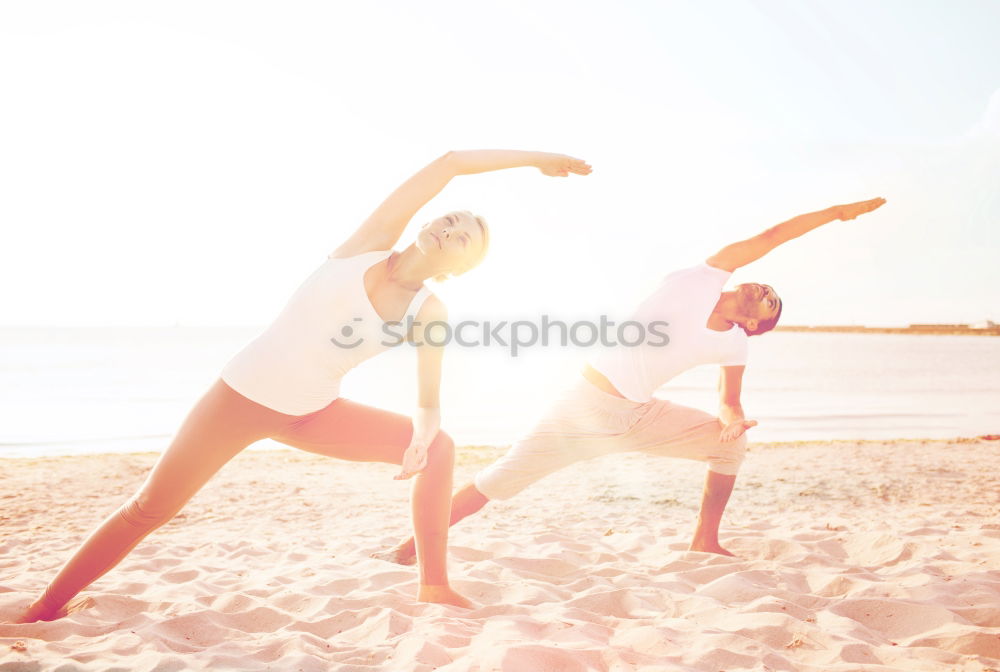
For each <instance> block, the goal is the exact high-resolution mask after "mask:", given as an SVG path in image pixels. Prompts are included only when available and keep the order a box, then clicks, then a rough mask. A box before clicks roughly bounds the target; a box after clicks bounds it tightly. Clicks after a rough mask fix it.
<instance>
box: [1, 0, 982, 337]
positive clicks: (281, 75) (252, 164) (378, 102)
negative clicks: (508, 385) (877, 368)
mask: <svg viewBox="0 0 1000 672" xmlns="http://www.w3.org/2000/svg"><path fill="white" fill-rule="evenodd" d="M997 26H1000V3H996V2H989V1H982V2H974V1H958V2H951V3H942V2H916V1H912V0H899V1H880V2H875V3H873V2H869V1H867V0H865V1H843V0H838V1H836V2H833V1H831V2H825V1H823V2H820V1H815V0H807V1H801V2H800V1H792V0H774V1H752V0H723V1H718V2H711V3H704V2H695V1H693V0H692V1H690V2H627V1H626V2H618V3H607V2H581V1H578V0H574V1H572V2H559V1H556V2H542V3H539V2H530V1H509V0H508V1H505V2H502V3H500V2H496V3H489V2H484V3H479V2H477V3H468V2H435V1H433V0H429V1H425V2H420V3H410V2H402V1H399V2H378V3H361V2H349V3H348V2H290V3H277V2H272V3H260V2H211V1H209V2H202V1H199V2H170V3H138V2H121V3H109V2H88V3H54V2H37V1H32V2H26V1H14V2H6V3H3V4H0V91H2V92H3V99H4V102H3V105H0V129H2V130H0V227H2V232H3V245H2V246H0V286H2V290H0V324H2V325H174V324H182V325H203V324H204V325H258V324H260V325H262V324H266V323H268V322H269V321H270V320H271V319H272V318H273V317H274V315H275V314H276V313H277V312H278V311H279V310H280V308H281V307H282V305H284V302H285V300H286V299H287V298H288V296H289V294H290V293H291V292H292V291H293V290H294V289H295V287H297V286H298V284H299V283H300V282H301V281H302V280H303V279H304V278H305V277H306V276H307V275H308V274H309V273H311V272H312V270H313V269H314V268H315V267H316V266H317V265H318V264H319V263H321V262H322V260H323V259H324V258H325V257H326V255H327V254H328V253H329V252H330V251H331V250H332V249H334V248H335V247H337V246H338V245H339V244H340V242H341V241H342V240H344V239H345V238H346V237H347V236H349V235H350V234H351V233H352V232H353V230H354V229H355V227H356V226H357V225H358V224H360V222H361V221H363V220H364V218H365V217H366V216H367V214H368V213H369V212H370V211H371V210H373V209H374V208H375V207H376V206H377V205H378V203H379V202H380V201H381V200H382V198H384V197H385V196H386V195H387V194H388V193H389V192H390V191H392V189H393V188H395V187H396V186H397V185H398V184H399V183H400V182H402V181H403V180H404V179H406V178H407V177H408V176H409V175H410V174H412V173H413V172H415V171H416V170H418V169H419V168H420V167H421V166H423V165H424V164H426V163H427V162H429V161H430V160H432V159H433V158H435V157H436V156H439V155H440V154H442V153H444V152H445V151H448V150H456V149H475V148H509V149H530V150H542V151H554V152H562V153H567V154H571V155H574V156H578V157H581V158H584V159H586V160H587V161H588V162H590V163H591V164H592V165H593V167H594V172H593V174H592V175H590V176H588V177H585V178H576V177H573V178H567V179H556V178H547V177H544V176H542V175H541V174H540V173H539V172H538V171H536V170H534V169H531V168H519V169H512V170H507V171H499V172H495V173H490V174H486V175H475V176H462V177H458V178H456V179H455V180H453V181H452V183H451V184H450V185H449V186H448V187H447V188H446V189H445V191H444V192H443V193H442V194H441V195H440V196H438V197H437V198H436V199H435V200H434V201H432V202H431V203H430V204H429V205H428V206H426V207H425V208H424V209H423V210H421V211H420V212H419V213H418V214H417V216H416V217H415V218H414V220H413V221H412V222H411V227H410V228H409V229H408V230H407V232H406V233H405V234H404V236H403V238H402V240H401V244H400V246H398V249H402V247H403V246H405V245H406V244H409V242H411V241H412V239H413V237H414V233H415V231H416V229H417V228H418V227H419V226H420V225H421V224H422V223H423V222H425V221H427V220H428V219H431V218H433V217H435V216H438V215H440V214H442V213H444V212H447V211H449V210H452V209H458V208H461V209H470V210H472V211H473V212H476V213H478V214H481V215H483V216H485V218H486V219H487V220H488V221H489V222H490V225H491V227H492V228H491V231H492V236H491V237H492V242H491V251H490V257H489V258H488V259H487V260H486V261H485V262H484V263H483V265H482V266H481V267H480V268H477V269H476V270H474V271H472V272H470V273H468V274H467V275H464V276H462V277H461V278H456V279H452V280H449V281H448V282H446V283H444V284H443V285H440V286H439V287H435V291H437V292H438V293H439V294H440V295H441V297H442V298H443V299H444V300H445V301H446V303H447V304H448V305H449V311H450V314H451V316H452V317H453V318H457V319H462V318H467V317H490V318H492V319H499V318H501V317H503V318H509V319H530V318H532V317H534V316H538V315H540V314H543V313H547V314H550V315H556V316H563V317H572V318H580V317H593V316H596V315H599V314H602V313H608V312H617V311H620V310H621V309H622V307H623V306H630V305H634V304H636V303H638V301H639V300H641V298H642V296H643V294H644V292H646V291H648V290H649V289H650V288H652V287H653V286H654V285H655V283H656V282H657V280H658V279H659V278H661V277H662V276H663V275H665V274H666V273H668V272H670V271H672V270H675V269H678V268H682V267H685V266H689V265H692V264H695V263H698V262H700V261H702V260H704V259H705V258H706V257H708V256H710V255H711V254H712V253H714V252H715V251H717V250H718V249H719V248H721V247H722V246H724V245H726V244H728V243H730V242H734V241H736V240H740V239H743V238H746V237H749V236H752V235H754V234H756V233H758V232H760V231H762V230H764V229H765V228H767V227H768V226H771V225H773V224H775V223H778V222H780V221H783V220H786V219H788V218H790V217H792V216H795V215H797V214H801V213H804V212H809V211H814V210H820V209H823V208H826V207H828V206H831V205H835V204H838V203H847V202H852V201H857V200H863V199H868V198H873V197H876V196H882V197H884V198H886V199H887V201H888V202H887V204H886V205H885V206H884V207H883V208H882V209H881V210H879V211H877V212H876V213H873V214H871V215H868V216H866V217H863V218H859V219H858V220H855V221H851V222H833V223H831V224H828V225H826V226H824V227H822V228H821V229H818V230H816V231H814V232H812V233H810V234H808V235H807V236H805V237H803V238H800V239H796V240H793V241H790V242H789V243H787V244H785V245H783V246H781V247H779V248H778V249H776V250H774V251H773V252H772V253H771V254H770V255H768V256H767V257H766V258H764V259H762V260H760V261H758V262H756V263H754V264H752V265H750V266H748V267H746V268H743V269H740V270H739V271H738V272H737V273H736V274H734V277H733V279H732V281H731V282H733V283H737V282H743V281H759V282H765V283H768V284H771V285H773V286H774V287H775V289H776V290H777V291H778V293H779V294H780V295H781V296H782V297H783V299H784V309H783V315H782V322H783V323H784V324H868V325H900V324H908V323H911V322H948V323H951V322H977V321H981V320H985V319H993V320H995V321H1000V289H998V288H1000V264H998V263H997V261H996V258H997V255H998V252H1000V195H998V192H1000V41H998V40H997V39H996V28H997Z"/></svg>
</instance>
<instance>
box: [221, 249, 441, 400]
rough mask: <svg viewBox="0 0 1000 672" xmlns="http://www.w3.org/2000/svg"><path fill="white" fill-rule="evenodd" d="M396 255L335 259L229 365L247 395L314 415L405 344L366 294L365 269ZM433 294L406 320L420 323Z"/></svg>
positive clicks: (413, 304)
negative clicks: (363, 367) (367, 366)
mask: <svg viewBox="0 0 1000 672" xmlns="http://www.w3.org/2000/svg"><path fill="white" fill-rule="evenodd" d="M390 254H392V250H376V251H373V252H365V253H362V254H359V255H356V256H353V257H347V258H344V259H335V258H333V257H328V258H327V259H326V261H324V262H323V263H322V264H321V265H320V266H319V268H317V269H316V270H315V271H313V273H312V275H310V276H309V277H308V278H306V279H305V282H303V283H302V284H301V285H300V286H299V288H298V289H297V290H295V293H294V294H292V297H291V299H289V300H288V303H287V304H286V305H285V307H284V309H283V310H282V311H281V313H280V314H279V315H278V317H277V318H276V319H275V320H274V322H273V323H271V326H269V327H268V328H267V329H265V330H264V332H263V333H261V334H260V335H259V336H258V337H257V338H255V339H254V340H253V341H251V342H250V343H249V344H247V346H246V347H244V348H243V349H242V350H241V351H239V352H238V353H237V354H236V355H235V356H234V357H233V358H232V359H230V360H229V362H228V363H227V364H226V365H225V367H223V369H222V373H221V377H222V380H224V381H225V382H226V384H227V385H229V386H230V387H231V388H233V389H234V390H236V391H237V392H239V393H240V394H242V395H243V396H244V397H247V398H248V399H250V400H252V401H255V402H257V403H258V404H262V405H264V406H267V407H268V408H271V409H273V410H275V411H278V412H279V413H286V414H288V415H306V414H307V413H312V412H313V411H318V410H319V409H321V408H323V407H325V406H327V405H328V404H329V403H330V402H331V401H333V400H334V399H336V398H337V397H338V396H339V395H340V379H341V378H343V376H344V374H346V373H347V372H348V371H350V370H351V369H353V368H354V367H355V366H357V365H358V364H360V363H361V362H363V361H365V360H366V359H369V358H370V357H373V356H375V355H377V354H378V353H380V352H382V351H384V350H387V349H389V348H390V347H391V346H392V345H396V344H398V343H399V338H398V337H395V335H397V334H398V335H400V337H401V336H402V335H403V334H404V333H405V331H404V329H405V327H403V326H401V327H397V328H393V329H391V330H387V329H384V328H383V326H384V325H385V323H384V322H383V321H382V318H381V317H379V315H378V313H377V312H376V311H375V308H374V306H372V304H371V301H370V300H369V299H368V294H367V292H365V281H364V277H365V271H367V270H368V269H369V268H371V267H372V266H374V265H375V264H377V263H378V262H380V261H382V260H384V259H385V258H387V257H388V256H389V255H390ZM429 295H430V290H428V289H427V288H426V287H423V288H421V289H420V290H419V291H418V292H417V293H416V295H415V296H414V297H413V300H412V301H410V305H409V307H408V308H407V309H406V313H405V314H404V316H403V319H402V320H401V321H402V323H403V325H406V324H407V318H409V317H413V318H416V314H417V312H418V311H419V310H420V307H421V306H422V305H423V302H424V300H426V298H427V297H428V296H429Z"/></svg>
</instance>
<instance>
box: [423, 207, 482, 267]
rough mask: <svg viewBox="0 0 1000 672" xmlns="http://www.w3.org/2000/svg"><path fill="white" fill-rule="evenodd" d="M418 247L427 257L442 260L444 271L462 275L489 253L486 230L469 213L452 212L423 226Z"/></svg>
mask: <svg viewBox="0 0 1000 672" xmlns="http://www.w3.org/2000/svg"><path fill="white" fill-rule="evenodd" d="M416 245H417V249H418V250H420V251H421V252H422V253H424V254H425V255H426V256H428V257H430V258H434V259H439V260H440V261H441V262H442V266H443V268H444V270H446V271H448V272H451V273H463V272H465V271H467V270H468V269H470V268H472V267H473V266H475V265H476V264H478V263H479V261H480V260H481V259H482V257H483V255H484V253H485V251H486V249H485V248H486V226H485V224H483V223H482V220H481V219H477V218H476V217H474V216H473V215H471V214H469V213H467V212H449V213H448V214H446V215H444V216H442V217H438V218H437V219H434V220H431V221H429V222H427V223H426V224H424V225H423V227H421V229H420V233H418V234H417V242H416Z"/></svg>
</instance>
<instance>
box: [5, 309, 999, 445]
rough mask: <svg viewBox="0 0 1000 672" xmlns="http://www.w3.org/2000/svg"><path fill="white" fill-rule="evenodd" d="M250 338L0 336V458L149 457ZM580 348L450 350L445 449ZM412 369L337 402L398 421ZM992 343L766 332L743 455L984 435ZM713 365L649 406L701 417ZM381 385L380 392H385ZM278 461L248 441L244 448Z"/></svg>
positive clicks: (150, 333) (387, 362)
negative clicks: (759, 449)
mask: <svg viewBox="0 0 1000 672" xmlns="http://www.w3.org/2000/svg"><path fill="white" fill-rule="evenodd" d="M262 329H263V327H187V326H177V327H0V402H2V409H0V457H34V456H47V455H74V454H93V453H108V452H112V453H118V452H147V451H160V450H162V449H164V448H165V447H166V445H167V443H168V441H169V439H170V437H172V436H173V433H174V432H175V431H176V429H177V428H178V427H179V426H180V423H181V422H182V420H183V418H184V416H185V415H186V413H187V412H188V410H190V408H191V407H192V406H193V404H194V403H195V402H196V401H197V399H198V398H199V397H200V396H201V394H203V393H204V391H205V390H206V389H207V388H208V386H209V385H210V384H211V383H212V382H213V381H214V380H215V379H216V378H217V377H218V373H219V371H220V370H221V369H222V367H223V365H224V364H225V363H226V362H227V361H228V359H229V358H230V357H231V356H232V355H234V354H235V353H236V352H237V351H238V350H239V349H240V348H242V347H243V345H245V344H246V343H247V342H249V341H250V340H251V339H252V338H253V337H255V336H256V335H257V334H258V333H260V331H261V330H262ZM587 355H588V351H587V349H586V348H580V347H573V348H563V347H529V348H526V349H524V350H522V351H521V352H520V353H519V355H518V356H517V357H511V356H510V353H509V351H508V350H506V349H504V348H490V347H480V348H460V347H456V346H451V347H449V348H448V349H447V352H446V355H445V365H444V374H443V380H442V420H443V427H444V428H445V429H446V430H447V431H448V432H449V433H450V434H451V435H452V437H453V438H454V439H455V442H456V444H458V445H460V446H461V445H507V444H510V443H511V442H513V441H514V440H516V439H517V437H518V436H519V435H520V434H522V433H524V432H526V431H527V430H528V429H530V427H531V425H532V424H533V422H534V421H535V420H536V419H537V418H538V417H539V415H540V414H541V412H542V411H543V410H544V407H545V406H546V405H547V403H548V402H549V400H550V399H552V398H553V397H554V396H555V395H556V394H557V393H558V392H559V391H560V389H561V388H562V387H564V386H565V385H567V384H568V383H570V382H571V381H573V380H575V378H576V377H577V376H578V375H579V373H578V371H579V369H580V368H581V367H582V365H583V362H584V361H585V360H586V358H587ZM415 361H416V357H415V354H414V353H413V352H411V348H410V347H408V346H401V347H398V348H394V349H392V350H390V351H389V352H387V353H384V354H383V355H380V356H379V357H376V358H374V359H372V360H370V361H368V362H365V363H364V364H362V365H361V366H360V367H358V368H357V369H356V370H354V371H352V372H351V373H350V374H349V375H348V376H347V377H346V378H345V379H344V382H343V385H342V390H341V393H342V396H344V397H347V398H350V399H353V400H355V401H359V402H362V403H366V404H370V405H374V406H379V407H381V408H387V409H389V410H392V411H396V412H400V413H403V414H409V413H410V412H411V411H412V409H413V407H414V405H415V400H416V375H415V371H416V363H415ZM998 371H1000V339H994V338H981V337H977V336H971V335H970V336H966V335H906V334H858V333H815V332H777V333H772V334H767V335H765V336H762V337H759V338H753V339H751V341H750V356H749V360H748V364H747V371H746V375H745V378H744V385H743V406H744V410H745V411H746V414H747V417H748V418H752V419H755V420H757V421H758V422H759V426H758V427H755V428H753V429H752V430H751V431H750V433H749V435H748V437H749V440H750V441H751V442H752V443H761V442H769V441H772V442H775V441H809V440H833V439H858V440H862V439H904V438H906V439H914V438H927V439H932V438H954V437H963V436H978V435H983V434H996V433H1000V376H997V375H996V373H997V372H998ZM717 376H718V367H717V366H704V367H699V368H697V369H693V370H691V371H688V372H685V373H684V374H682V375H681V376H678V377H677V378H675V379H674V380H672V381H670V382H669V383H667V385H665V386H664V387H663V388H661V390H660V391H658V392H657V396H658V397H662V398H665V399H669V400H671V401H673V402H675V403H679V404H683V405H687V406H694V407H696V408H701V409H703V410H705V411H708V412H711V413H715V412H716V411H717V407H718V400H717V397H716V392H715V386H716V381H717ZM386 381H391V383H387V382H386ZM276 447H280V444H276V443H274V442H271V441H262V442H259V443H258V444H255V445H254V446H253V448H252V449H269V448H276Z"/></svg>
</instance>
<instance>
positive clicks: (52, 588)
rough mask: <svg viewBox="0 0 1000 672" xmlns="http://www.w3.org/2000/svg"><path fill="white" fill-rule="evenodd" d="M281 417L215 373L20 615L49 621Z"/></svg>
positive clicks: (284, 417)
mask: <svg viewBox="0 0 1000 672" xmlns="http://www.w3.org/2000/svg"><path fill="white" fill-rule="evenodd" d="M288 419H294V416H287V415H283V414H281V413H277V412H276V411H272V410H271V409H268V408H265V407H263V406H260V405H259V404H255V403H254V402H252V401H250V400H248V399H246V398H245V397H242V396H240V395H239V394H237V393H236V392H235V391H233V390H232V389H231V388H229V387H228V386H227V385H225V383H223V382H222V381H221V380H217V381H216V383H215V384H214V385H213V386H212V387H211V388H210V389H209V390H208V391H207V392H206V393H205V394H204V395H203V396H202V398H201V399H200V400H199V401H198V402H197V403H196V404H195V406H194V408H192V410H191V411H190V412H189V413H188V416H187V417H186V418H185V420H184V422H183V424H182V425H181V427H180V429H179V430H178V432H177V434H176V435H175V436H174V438H173V440H172V441H171V443H170V445H169V447H168V448H167V449H166V450H165V451H164V452H163V453H162V454H161V455H160V457H159V459H158V460H157V462H156V464H155V466H154V467H153V469H152V470H151V471H150V473H149V475H148V476H147V477H146V481H145V482H144V483H143V484H142V486H141V487H140V488H139V489H138V490H137V491H136V492H135V494H133V495H132V497H130V498H129V499H128V500H127V501H126V502H125V503H124V504H122V505H121V506H120V507H119V508H118V509H117V510H116V511H114V512H113V513H111V514H110V515H109V516H108V517H107V518H106V519H105V520H104V521H103V522H102V523H101V524H100V525H99V526H98V527H97V529H95V530H94V531H93V532H92V533H91V534H90V536H89V537H88V538H87V539H86V540H85V541H84V542H83V544H82V545H81V546H80V548H79V549H77V551H76V553H74V554H73V556H72V557H71V558H70V559H69V561H67V563H66V564H65V565H64V566H63V568H62V569H61V570H60V571H59V573H58V574H57V575H56V577H55V578H54V579H53V580H52V582H51V583H50V584H49V585H48V587H47V588H46V589H45V592H44V593H43V594H42V596H41V597H39V598H38V599H37V600H36V601H35V602H33V603H32V604H31V605H30V606H29V607H28V610H27V612H26V613H25V614H24V615H23V616H22V617H21V619H20V620H21V622H25V623H28V622H34V621H38V620H52V619H54V618H58V617H60V616H62V615H63V613H62V611H64V610H63V607H65V606H66V604H67V603H68V602H69V601H70V600H71V599H72V598H73V597H74V596H76V595H77V593H79V592H80V591H81V590H83V589H84V588H86V587H87V586H89V585H90V584H91V583H93V582H94V581H96V580H97V579H99V578H100V577H102V576H103V575H104V574H106V573H107V572H108V571H110V570H111V569H112V568H113V567H115V566H116V565H117V564H118V563H119V562H121V561H122V559H124V558H125V556H127V555H128V554H129V553H130V552H131V551H132V549H133V548H135V547H136V546H137V545H138V544H139V542H140V541H142V540H143V539H144V538H145V537H146V536H148V535H149V534H150V533H151V532H153V531H154V530H156V529H157V528H158V527H160V526H162V525H163V524H165V523H166V522H168V521H169V520H170V519H171V518H173V517H174V516H175V515H176V514H177V512H179V511H180V510H181V508H182V507H183V506H184V505H185V504H186V503H187V502H188V500H190V499H191V497H193V496H194V495H195V493H197V492H198V490H200V489H201V487H202V486H203V485H205V483H207V482H208V480H209V479H210V478H211V477H212V476H213V475H215V473H216V472H217V471H218V470H219V469H221V468H222V466H223V465H225V464H226V463H227V462H228V461H229V460H230V459H232V458H233V457H234V456H235V455H236V454H237V453H239V452H240V451H241V450H243V448H245V447H246V446H248V445H249V444H251V443H253V442H254V441H257V440H259V439H262V438H264V437H265V436H266V434H267V433H268V432H269V431H271V429H272V428H273V427H274V426H275V425H276V423H280V422H287V420H288Z"/></svg>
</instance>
